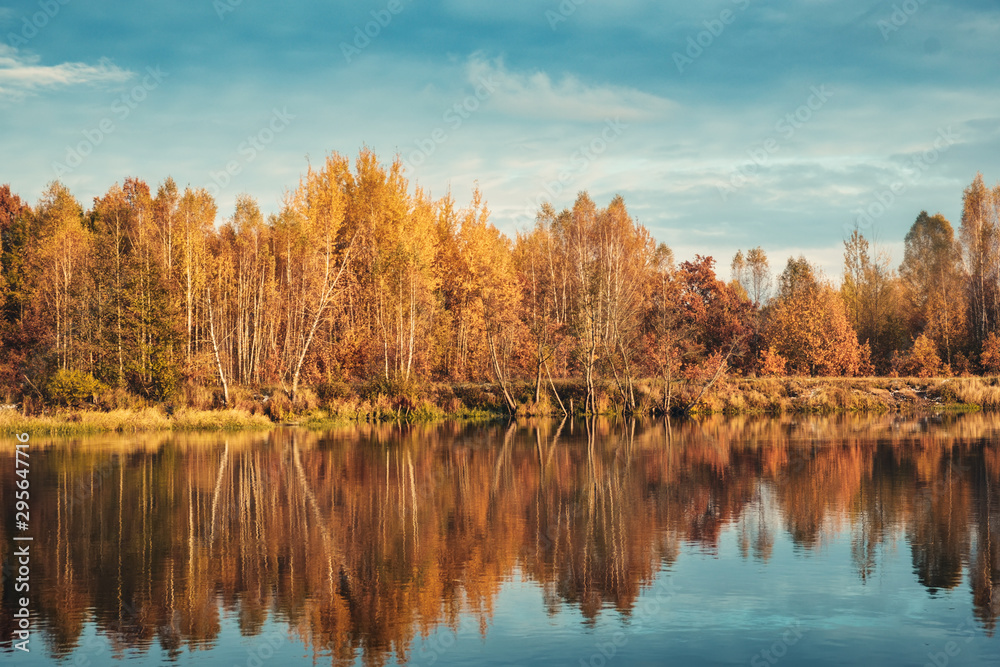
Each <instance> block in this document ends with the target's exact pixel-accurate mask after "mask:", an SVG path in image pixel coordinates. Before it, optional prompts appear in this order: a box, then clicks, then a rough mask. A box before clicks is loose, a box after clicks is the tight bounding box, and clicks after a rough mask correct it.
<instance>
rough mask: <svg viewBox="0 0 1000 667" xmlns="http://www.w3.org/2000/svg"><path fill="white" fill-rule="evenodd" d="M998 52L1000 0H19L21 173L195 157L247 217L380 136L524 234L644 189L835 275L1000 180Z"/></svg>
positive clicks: (694, 242)
mask: <svg viewBox="0 0 1000 667" xmlns="http://www.w3.org/2000/svg"><path fill="white" fill-rule="evenodd" d="M998 55H1000V4H998V3H997V2H996V1H995V0H952V1H949V2H945V1H944V0H905V1H899V0H896V1H875V0H795V1H792V0H773V1H765V0H711V1H707V2H697V3H694V2H672V1H671V2H663V1H657V2H653V1H647V0H616V1H614V2H611V1H610V0H563V1H562V2H559V1H557V0H551V1H545V0H540V1H533V0H507V1H506V2H504V3H500V2H494V3H487V2H483V1H482V0H480V1H478V2H474V1H473V0H444V1H441V2H433V1H432V0H358V1H355V2H350V3H348V2H337V1H333V0H324V1H323V2H315V1H312V0H306V1H302V2H295V3H277V2H265V1H264V0H188V1H186V2H170V3H165V2H150V1H149V0H130V1H129V2H125V1H117V0H114V1H112V0H106V1H99V2H85V1H84V0H13V1H11V0H8V1H7V2H5V3H4V5H3V6H2V7H0V118H2V119H3V122H2V123H0V183H10V185H11V187H12V188H13V189H14V191H15V192H17V193H19V194H20V195H21V196H22V197H23V198H26V199H28V200H30V201H31V202H35V201H36V200H37V198H38V196H39V194H40V193H41V192H42V190H43V189H44V188H45V186H46V184H47V183H49V182H50V181H52V180H54V179H57V178H58V179H59V180H61V181H62V182H64V183H65V184H67V185H68V186H69V187H70V189H71V190H72V191H73V193H74V194H75V195H76V196H77V198H79V199H80V200H81V202H82V203H83V204H84V205H85V206H89V205H90V203H91V201H92V198H93V197H94V196H96V195H99V194H101V193H103V192H104V191H106V190H107V188H108V187H109V186H110V185H111V184H112V183H114V182H116V181H117V182H120V181H121V180H122V179H123V178H125V177H126V176H139V177H140V178H143V179H145V180H146V181H147V182H148V183H150V185H151V187H153V188H154V189H155V186H156V185H157V184H158V183H159V182H161V181H162V180H163V179H164V178H165V177H167V176H172V177H173V178H174V179H175V180H176V181H177V182H178V184H179V185H181V186H184V185H191V186H193V187H207V188H209V189H210V190H211V191H213V192H214V193H217V199H218V201H219V204H220V215H221V216H226V215H229V214H230V213H231V211H232V206H233V202H234V200H235V197H236V195H237V194H238V193H240V192H248V193H250V194H251V195H253V196H255V197H256V198H257V199H258V200H259V201H260V203H261V207H262V208H263V209H264V210H265V211H274V210H276V208H277V207H278V205H279V202H280V200H281V197H282V194H283V192H284V191H285V190H286V189H289V188H291V187H294V186H295V184H296V183H297V181H298V178H299V175H300V174H301V173H302V172H303V171H304V170H305V168H306V165H307V161H308V160H310V159H311V160H312V161H314V162H317V161H320V160H321V159H322V158H323V156H324V155H325V154H327V153H329V152H331V151H338V152H340V153H344V154H348V155H352V156H353V155H356V154H357V151H358V150H359V149H360V148H361V147H362V146H363V145H368V146H370V147H371V148H372V149H374V150H375V151H376V152H377V153H378V154H379V155H380V156H381V157H382V158H383V159H384V160H386V161H389V160H391V158H392V156H393V155H394V154H396V153H398V154H399V155H400V156H401V157H402V159H403V160H404V161H405V162H406V164H407V165H408V173H409V176H410V179H411V183H416V184H419V185H421V186H422V187H424V188H425V189H427V190H430V192H431V194H432V195H434V196H435V197H437V196H441V195H443V194H445V193H446V192H447V191H448V190H449V189H450V190H451V191H452V193H454V195H455V196H456V198H457V199H458V200H459V202H467V201H468V200H469V196H470V193H471V190H472V188H473V187H474V185H475V183H476V182H478V183H479V185H480V186H481V188H482V189H483V191H484V194H485V196H486V198H487V200H488V202H489V205H490V208H491V210H492V211H493V220H494V223H495V224H497V225H498V226H499V227H500V228H501V229H502V230H503V231H505V232H507V233H513V232H514V231H515V230H516V229H521V228H524V227H526V226H528V225H529V224H530V223H531V221H532V219H533V216H534V211H535V210H536V209H537V205H538V203H539V202H541V201H551V202H552V203H553V204H554V205H555V206H556V207H557V208H561V207H565V206H569V205H571V204H572V202H573V200H574V199H575V197H576V193H577V192H579V191H580V190H588V191H589V192H590V193H591V195H592V196H593V197H594V199H595V200H596V201H597V202H598V203H599V204H604V203H606V202H607V201H608V200H610V198H611V197H612V196H614V195H615V194H616V193H620V194H622V195H624V197H625V200H626V203H627V204H628V206H629V208H630V210H631V212H632V214H633V215H634V216H635V217H636V218H637V219H638V220H639V221H640V222H642V223H643V224H645V225H646V226H647V227H648V228H650V230H651V231H652V232H653V234H654V235H655V236H656V237H657V239H659V240H661V241H665V242H667V243H668V244H669V245H670V246H672V247H673V248H674V250H675V253H676V254H677V256H678V257H679V258H681V259H685V258H690V257H693V255H694V254H695V253H699V254H710V255H713V256H714V257H716V258H717V259H718V260H719V263H720V264H721V265H723V266H724V267H727V266H728V263H729V259H730V257H731V256H732V254H733V253H734V252H735V251H736V249H737V248H744V249H745V248H748V247H753V246H757V245H760V246H762V247H764V249H765V250H767V251H768V253H769V255H770V256H771V258H772V264H773V265H775V266H776V267H780V265H783V264H784V261H785V259H787V257H788V256H789V255H792V254H799V253H804V254H806V256H807V257H809V258H810V259H812V260H814V261H816V262H817V263H819V264H820V265H821V266H822V267H823V268H824V269H825V270H826V271H827V273H828V274H829V275H831V277H836V275H837V274H839V273H840V265H841V260H840V256H841V248H842V243H841V242H842V240H843V238H844V237H845V235H846V234H847V233H849V230H850V228H851V227H853V225H854V224H855V223H860V224H861V226H862V227H863V228H864V229H865V231H866V234H868V235H869V236H876V237H877V238H878V240H879V241H881V242H882V243H883V244H885V246H886V247H887V248H888V249H890V250H891V251H892V252H893V253H894V256H895V260H896V261H897V262H898V261H899V260H900V259H901V242H902V238H903V236H904V235H905V233H906V230H907V229H908V228H909V226H910V224H912V222H913V220H914V219H915V218H916V216H917V214H918V213H919V212H920V210H921V209H927V210H928V211H930V212H931V213H934V212H941V213H943V214H944V215H945V216H946V217H947V218H949V219H950V220H952V222H953V223H955V224H956V225H957V223H958V218H959V211H960V206H961V195H962V190H963V188H964V187H965V186H966V185H967V184H968V183H969V182H970V181H971V180H972V179H973V177H974V176H975V174H976V172H977V171H982V172H983V173H984V176H985V178H986V180H987V182H989V183H993V182H995V181H996V180H997V179H998V178H1000V164H998V156H1000V150H998V148H1000V85H998V78H1000V70H998V68H997V67H996V63H997V56H998ZM722 273H723V275H725V273H726V271H725V270H724V271H722Z"/></svg>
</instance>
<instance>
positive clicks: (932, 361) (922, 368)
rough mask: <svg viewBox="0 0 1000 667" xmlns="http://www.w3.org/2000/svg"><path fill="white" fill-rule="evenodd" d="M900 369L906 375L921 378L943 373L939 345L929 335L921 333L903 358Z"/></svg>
mask: <svg viewBox="0 0 1000 667" xmlns="http://www.w3.org/2000/svg"><path fill="white" fill-rule="evenodd" d="M900 370H901V371H902V372H903V374H905V375H910V376H913V377H919V378H929V377H936V376H939V375H941V373H942V371H943V365H942V364H941V357H940V356H938V351H937V346H936V345H935V344H934V341H932V340H931V339H930V338H928V337H927V336H925V335H923V334H920V336H918V337H917V339H916V340H915V341H913V347H912V348H910V351H909V352H908V353H907V354H906V356H905V357H903V359H902V364H901V368H900Z"/></svg>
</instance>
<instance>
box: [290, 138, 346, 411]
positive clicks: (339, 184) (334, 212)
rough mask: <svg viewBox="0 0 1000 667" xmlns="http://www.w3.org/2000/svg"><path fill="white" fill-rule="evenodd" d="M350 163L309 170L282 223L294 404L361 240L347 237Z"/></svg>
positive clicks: (335, 160) (333, 159)
mask: <svg viewBox="0 0 1000 667" xmlns="http://www.w3.org/2000/svg"><path fill="white" fill-rule="evenodd" d="M346 171H347V160H346V159H345V158H343V157H341V156H340V155H338V154H336V153H333V154H331V155H330V156H329V157H327V159H326V162H325V164H324V165H323V168H322V169H319V170H316V169H313V168H312V167H310V168H309V170H308V172H307V173H306V175H305V176H304V177H303V178H302V180H301V181H300V183H299V187H298V188H297V189H296V191H295V192H294V193H293V194H292V195H290V196H289V197H288V198H287V200H286V202H285V206H284V207H283V209H282V212H281V216H280V218H279V220H278V227H279V234H280V237H279V241H278V247H279V255H280V259H281V262H282V263H283V269H284V270H283V274H284V276H283V281H282V283H281V289H282V291H283V298H284V301H285V304H286V305H285V315H286V316H285V343H284V347H285V352H284V355H283V358H284V362H283V373H282V374H283V376H284V377H286V378H287V379H289V380H290V381H291V391H290V393H291V396H292V398H293V399H294V398H295V396H296V393H297V392H298V388H299V382H300V380H301V378H302V369H303V367H304V365H305V361H306V357H307V356H308V354H309V351H310V349H311V346H312V342H313V339H314V338H315V337H316V332H317V330H318V329H319V326H320V323H321V322H322V321H323V317H324V315H325V314H326V312H327V309H329V308H330V307H331V305H332V304H333V303H334V300H335V298H336V296H337V294H338V288H339V287H340V284H341V283H340V281H341V278H342V277H343V275H344V271H345V270H346V269H347V266H348V263H349V262H350V258H351V250H352V248H353V245H354V239H355V237H356V235H357V231H356V230H355V231H354V232H353V233H352V235H351V236H350V237H348V236H347V235H346V234H343V233H342V231H343V229H344V224H343V223H344V209H345V193H344V188H343V181H342V179H341V175H342V174H344V173H345V172H346Z"/></svg>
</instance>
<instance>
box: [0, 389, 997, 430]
mask: <svg viewBox="0 0 1000 667" xmlns="http://www.w3.org/2000/svg"><path fill="white" fill-rule="evenodd" d="M555 384H556V390H557V391H558V393H559V398H560V399H561V401H562V405H563V406H564V407H565V408H566V410H567V411H571V412H572V413H573V414H576V415H581V414H582V406H583V404H584V399H585V394H586V387H585V386H584V384H583V383H582V382H580V381H575V380H572V381H559V382H556V383H555ZM510 389H511V392H512V394H513V396H514V398H515V400H516V401H517V402H518V409H517V414H518V415H519V416H545V415H551V416H561V415H562V414H563V408H562V407H560V404H559V401H558V400H557V399H556V397H555V396H554V395H553V394H552V393H551V392H545V393H544V394H543V396H542V398H541V400H540V401H538V402H535V401H534V385H533V384H532V383H515V384H514V385H513V386H512V387H510ZM693 390H694V388H692V387H690V386H685V385H683V384H681V383H678V384H676V385H674V386H672V387H671V400H672V405H675V406H676V405H678V404H680V402H681V401H682V400H683V398H680V399H679V398H678V397H683V396H685V395H691V394H692V392H693ZM635 391H636V396H637V405H638V411H639V412H640V413H642V414H649V415H656V414H660V413H662V410H663V405H664V401H663V398H664V397H663V393H664V389H663V384H662V382H657V381H655V380H641V381H638V382H636V383H635ZM616 399H617V393H616V391H615V389H614V387H613V386H611V385H602V386H598V388H597V396H596V405H597V411H598V413H600V414H616V413H618V412H620V405H619V403H618V401H617V400H616ZM195 403H196V405H195V406H194V407H176V405H175V404H171V405H160V406H133V407H125V408H117V409H110V410H97V409H93V408H91V409H76V410H75V409H66V408H63V409H50V410H46V411H45V412H44V414H41V415H34V416H25V415H23V414H21V413H20V412H18V411H16V410H9V409H8V410H0V432H2V433H4V434H12V433H20V432H29V433H37V434H53V435H70V434H80V433H100V432H121V433H129V432H139V431H163V430H175V431H184V430H200V431H233V430H250V429H268V428H272V427H274V426H275V425H277V424H296V425H301V426H306V427H309V428H325V427H329V426H334V425H343V424H350V423H358V422H365V423H370V422H384V421H402V422H431V421H439V420H444V419H452V420H475V421H485V420H493V419H503V418H506V417H507V416H508V410H507V407H506V405H505V403H504V401H503V398H502V395H501V392H500V391H499V389H498V388H497V387H496V386H495V385H488V384H443V383H442V384H433V385H428V386H425V387H419V388H418V387H415V386H409V387H376V388H374V389H373V388H371V387H370V386H368V385H364V386H361V385H359V386H357V387H355V386H351V385H347V384H342V385H338V386H336V387H333V388H332V389H331V387H329V386H326V387H319V388H316V389H313V388H306V389H304V390H302V391H301V392H300V393H299V396H297V397H296V400H295V401H294V402H293V401H291V400H290V399H289V397H288V396H287V395H285V394H284V393H282V392H278V391H272V392H271V393H267V392H263V393H260V394H255V395H251V394H250V393H246V394H245V395H243V396H242V397H240V398H239V399H238V400H237V401H236V405H237V407H236V408H230V409H226V410H220V409H211V408H210V407H206V406H205V405H203V404H201V405H199V404H197V402H195ZM997 409H1000V379H998V378H997V377H965V378H809V377H793V378H729V379H726V380H724V381H722V382H719V383H718V384H716V385H715V386H714V387H713V388H712V390H711V391H710V392H708V393H706V394H705V395H704V396H703V397H702V399H701V401H700V402H699V403H698V404H697V405H695V406H694V407H693V410H692V412H694V413H695V414H788V413H836V412H858V413H886V412H907V411H941V410H997Z"/></svg>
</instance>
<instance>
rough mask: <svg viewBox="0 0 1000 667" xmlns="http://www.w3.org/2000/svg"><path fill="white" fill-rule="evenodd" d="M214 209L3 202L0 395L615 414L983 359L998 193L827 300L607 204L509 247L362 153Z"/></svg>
mask: <svg viewBox="0 0 1000 667" xmlns="http://www.w3.org/2000/svg"><path fill="white" fill-rule="evenodd" d="M217 215H218V210H217V205H216V203H215V201H214V200H213V198H212V196H210V195H209V193H208V192H206V191H205V190H204V189H193V188H190V187H188V188H185V189H184V190H183V191H181V190H180V188H178V186H177V185H176V183H175V182H174V181H173V180H172V179H170V178H168V179H166V180H165V181H164V182H163V183H161V184H160V185H159V186H158V187H157V189H156V191H155V193H154V192H153V191H152V190H151V188H150V187H149V186H148V185H147V184H146V183H145V182H143V181H142V180H139V179H137V178H127V179H125V181H124V182H123V183H121V184H115V185H113V186H112V187H111V188H110V189H109V190H108V191H107V192H106V193H105V194H104V195H103V196H100V197H96V198H95V199H94V201H93V203H92V205H91V206H90V207H89V209H85V208H84V207H83V206H82V205H81V204H80V202H78V201H77V200H76V199H75V198H74V196H73V195H72V193H71V192H70V191H69V189H68V188H66V187H65V186H64V185H63V184H61V183H59V182H54V183H52V184H50V185H49V186H48V188H47V190H46V191H45V192H44V193H43V195H42V197H41V198H40V200H39V201H38V203H37V205H35V206H34V207H31V206H29V205H28V204H26V203H25V202H24V201H22V200H21V199H20V198H19V197H18V196H17V195H16V194H14V193H12V192H11V190H10V188H9V186H3V187H2V188H0V233H2V236H0V240H2V249H0V250H2V252H0V271H2V279H0V313H2V323H0V338H2V347H3V352H4V354H3V358H2V360H0V387H2V389H3V391H4V393H5V394H6V398H7V402H8V403H9V402H12V401H16V400H18V399H20V398H23V397H25V396H37V397H38V399H40V400H51V399H52V397H53V395H54V394H56V393H58V392H53V391H52V387H54V386H56V387H63V386H65V385H66V384H67V383H70V384H73V383H75V385H74V386H76V387H77V388H78V387H79V386H80V385H81V383H82V384H83V386H84V388H85V390H86V391H96V390H97V388H99V387H100V388H105V389H113V390H116V391H120V392H128V393H130V394H134V395H138V396H141V397H144V398H145V399H148V400H152V401H165V400H168V399H170V398H171V397H172V396H174V395H176V394H177V393H178V392H180V391H181V390H182V389H183V388H184V387H190V386H207V387H217V388H219V399H218V402H219V403H223V404H227V403H230V392H231V390H232V388H233V387H252V388H262V387H270V388H276V387H281V388H282V389H283V390H284V391H286V392H287V393H288V394H289V395H290V396H291V397H292V398H294V397H295V396H296V394H298V393H299V392H300V391H302V389H303V387H305V386H309V387H317V386H322V385H324V384H329V383H335V382H341V383H343V382H355V383H358V382H368V383H382V384H383V385H384V386H385V388H386V390H387V391H392V390H393V389H397V390H398V389H399V388H400V387H405V386H412V385H414V384H421V383H427V382H431V381H436V382H452V383H462V382H490V383H493V384H495V385H496V386H497V387H498V391H499V392H500V394H502V397H503V401H504V402H505V403H506V404H507V406H508V408H510V410H512V411H513V410H515V409H517V407H518V400H519V399H518V395H517V392H515V391H514V389H513V385H514V384H515V383H518V384H521V385H523V384H524V383H533V392H532V393H533V397H532V398H533V400H534V402H535V403H538V402H539V401H542V400H543V399H544V400H551V401H552V402H553V404H558V406H559V407H560V408H561V409H562V410H563V411H566V409H567V406H566V405H564V402H563V401H562V399H561V398H560V395H559V392H558V389H557V383H556V380H566V379H575V380H578V381H580V382H581V383H583V384H584V385H585V386H586V393H585V395H586V399H585V401H584V402H585V405H583V406H581V407H582V408H583V410H584V411H585V412H596V411H597V407H598V406H597V404H596V399H595V397H596V396H597V394H598V389H599V388H601V389H603V390H604V391H607V392H610V394H611V395H613V396H614V400H615V402H616V404H617V405H618V406H619V407H620V408H621V409H622V411H624V412H634V411H637V410H638V409H640V404H641V403H642V396H641V395H640V394H641V391H640V390H639V388H638V387H637V385H636V380H637V378H644V379H646V380H649V379H650V378H653V379H655V382H657V383H658V384H657V386H661V387H662V388H663V390H662V392H661V395H659V398H658V399H657V405H656V406H655V407H656V409H662V410H670V409H671V407H672V401H682V402H683V401H687V402H692V401H696V400H697V399H698V397H699V392H703V391H705V390H706V389H707V388H708V387H710V386H711V384H712V383H713V382H715V381H716V380H718V379H719V378H720V377H723V376H725V375H727V374H730V375H732V374H735V375H746V376H754V375H756V376H780V375H785V374H798V375H803V374H806V375H875V374H878V375H895V374H900V375H920V376H930V375H950V374H970V373H995V372H997V371H1000V339H998V336H997V328H998V324H1000V185H998V186H996V187H994V188H989V187H987V186H986V185H985V184H984V182H983V178H982V175H977V176H976V178H975V180H974V181H973V182H972V183H971V184H970V185H969V186H968V187H967V188H966V189H965V192H964V193H963V212H962V220H961V225H960V228H959V230H958V234H957V236H956V233H955V230H954V229H953V228H952V225H951V223H949V221H948V220H946V219H945V218H943V217H942V216H941V215H934V216H931V215H928V214H927V213H926V212H921V213H920V215H919V216H918V217H917V219H916V221H915V222H914V223H913V226H912V227H911V229H910V231H909V233H908V234H907V235H906V239H905V254H904V257H903V259H902V263H901V264H900V265H899V266H898V268H897V267H895V266H894V265H893V263H892V258H891V257H890V256H889V254H888V253H887V252H886V251H885V250H884V249H882V248H880V247H879V246H878V244H877V243H875V242H874V241H873V240H872V239H869V238H866V237H865V235H864V234H863V233H862V232H861V230H855V231H854V233H853V234H852V236H851V237H850V238H849V239H848V240H846V241H845V244H844V274H843V279H842V280H841V282H840V285H839V286H836V285H835V284H834V282H833V281H831V280H830V279H829V278H827V277H826V276H824V275H823V274H822V272H821V271H819V270H818V268H817V267H816V266H815V265H814V264H812V263H810V262H809V261H808V260H807V259H806V258H804V257H798V258H795V257H793V258H789V259H788V261H787V264H786V265H785V266H784V267H783V269H782V270H781V271H780V273H777V275H775V271H773V270H772V267H771V263H770V260H769V259H768V257H767V254H766V253H765V251H764V250H763V249H761V248H759V247H758V248H754V249H750V250H748V251H747V252H746V253H744V252H742V251H741V252H738V253H737V254H736V256H735V257H734V258H733V259H732V261H731V263H730V267H729V268H730V280H728V281H726V280H724V279H722V278H720V276H719V275H718V274H717V267H716V263H715V260H714V259H713V258H711V257H705V256H700V255H699V256H696V257H695V258H694V259H692V260H688V261H683V262H679V263H678V262H675V260H674V257H673V253H672V252H671V250H670V248H669V247H668V246H667V245H666V244H664V243H658V242H657V241H656V240H655V239H654V238H653V237H652V235H651V234H650V233H649V231H648V230H647V229H646V228H645V227H644V226H643V225H641V224H639V223H638V222H637V221H636V220H635V219H634V218H633V217H632V216H631V214H630V213H629V211H628V209H627V207H626V205H625V201H624V200H623V199H622V197H620V196H617V197H615V198H613V199H612V200H611V201H610V202H609V203H608V204H607V205H606V206H603V207H602V206H599V205H598V204H597V203H595V202H594V201H593V200H592V199H591V198H590V196H589V195H588V194H587V193H586V192H583V193H580V194H579V195H578V197H577V199H576V201H575V202H574V204H573V206H572V207H571V208H567V209H564V210H561V211H558V210H556V209H555V208H553V207H552V206H551V205H549V204H544V205H543V206H542V207H541V208H540V209H539V211H538V215H537V218H536V221H535V224H534V226H533V227H531V228H529V229H525V230H521V231H519V232H517V234H516V236H515V237H514V238H510V237H508V236H505V235H504V234H502V233H501V232H500V231H499V230H498V229H497V228H496V227H495V226H494V225H493V224H492V223H491V222H490V212H489V209H488V207H487V204H486V202H485V199H484V197H483V195H482V193H481V192H479V191H478V190H476V191H474V192H473V194H472V198H471V201H470V202H469V203H468V204H467V205H465V206H460V205H459V204H457V203H456V201H455V199H454V198H453V197H452V195H451V194H450V193H449V194H448V195H446V196H444V197H442V198H440V199H433V198H431V196H430V195H429V193H427V192H426V191H425V190H423V189H421V188H419V187H415V188H412V189H411V187H410V184H409V183H408V181H407V179H406V177H405V175H404V171H403V166H402V163H401V162H400V160H399V159H397V160H396V161H394V162H393V163H392V164H391V165H388V166H386V165H384V164H382V163H380V162H379V160H378V158H377V156H376V155H375V154H374V153H373V152H371V151H370V150H368V149H363V150H362V151H361V152H360V153H359V155H358V157H357V158H356V159H355V160H354V162H353V165H352V164H351V161H350V160H349V159H348V158H346V157H344V156H342V155H339V154H336V153H333V154H331V155H330V156H329V157H327V158H326V160H325V161H324V162H323V163H322V164H321V165H316V166H313V165H310V166H309V168H308V170H307V171H306V173H305V174H304V175H303V176H302V178H301V179H300V182H299V184H298V186H297V187H295V188H294V189H293V190H291V191H289V192H288V193H286V195H285V197H284V200H283V202H282V204H281V207H280V209H279V211H278V212H277V213H276V214H272V215H269V216H267V217H265V216H264V215H263V214H262V213H261V211H260V208H259V206H258V204H257V202H256V201H255V200H254V199H253V198H252V197H250V196H248V195H240V196H238V197H237V200H236V205H235V210H234V211H233V212H232V214H231V215H230V216H229V217H227V218H225V220H224V222H223V223H222V224H221V225H216V218H217ZM60 383H62V384H60ZM675 387H681V388H685V387H686V388H687V393H684V392H681V393H680V394H678V393H676V392H675V390H674V388H675ZM64 393H65V392H64ZM678 396H681V397H682V398H678ZM647 407H648V406H647Z"/></svg>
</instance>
